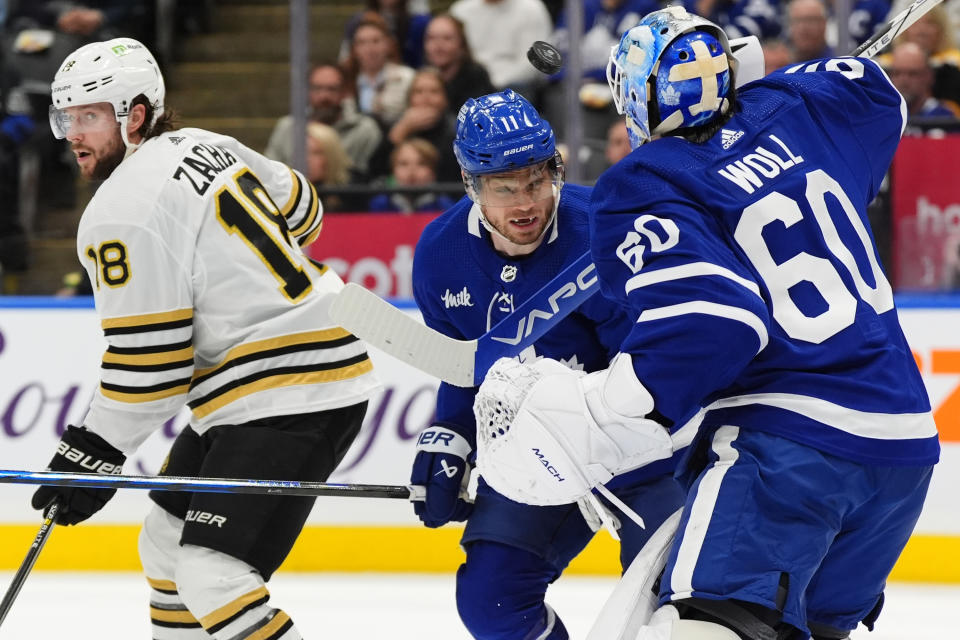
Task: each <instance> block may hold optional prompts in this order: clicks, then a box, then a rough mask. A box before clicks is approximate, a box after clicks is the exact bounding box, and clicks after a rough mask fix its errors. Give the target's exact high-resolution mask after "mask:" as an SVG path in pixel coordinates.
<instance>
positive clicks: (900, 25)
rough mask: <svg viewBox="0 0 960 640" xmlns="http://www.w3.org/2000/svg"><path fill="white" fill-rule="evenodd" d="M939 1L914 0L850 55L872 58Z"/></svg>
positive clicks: (939, 0)
mask: <svg viewBox="0 0 960 640" xmlns="http://www.w3.org/2000/svg"><path fill="white" fill-rule="evenodd" d="M941 1H942V0H916V1H915V2H914V3H913V4H911V5H910V6H909V7H907V8H906V9H904V10H903V11H901V12H900V13H898V14H897V15H895V16H894V17H893V19H892V20H890V22H888V23H887V24H886V26H885V27H883V28H882V29H880V30H879V31H877V32H876V33H875V34H873V36H871V37H870V39H869V40H867V41H866V42H864V43H863V44H861V45H860V46H859V47H857V48H856V49H854V50H853V53H851V54H850V55H851V56H856V57H860V58H872V57H873V56H875V55H877V54H878V53H880V51H881V50H882V49H883V48H884V47H886V46H887V45H888V44H890V42H892V41H893V39H894V38H896V37H897V36H899V35H900V34H901V33H902V32H903V31H904V30H906V29H909V28H910V27H911V26H912V25H913V23H914V22H916V21H917V20H919V19H920V18H922V17H923V16H924V14H925V13H927V11H930V9H933V8H934V7H935V6H937V5H938V4H940V2H941Z"/></svg>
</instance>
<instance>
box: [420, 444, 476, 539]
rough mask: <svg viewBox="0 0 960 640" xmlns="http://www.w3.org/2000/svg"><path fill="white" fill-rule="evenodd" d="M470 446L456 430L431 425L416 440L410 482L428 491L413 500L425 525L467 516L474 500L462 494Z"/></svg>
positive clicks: (462, 518) (443, 522)
mask: <svg viewBox="0 0 960 640" xmlns="http://www.w3.org/2000/svg"><path fill="white" fill-rule="evenodd" d="M471 451H472V447H471V446H470V443H469V442H467V439H466V438H464V437H463V436H461V435H460V434H459V433H457V432H456V431H452V430H450V429H448V428H446V427H442V426H439V425H433V426H431V427H428V428H427V429H424V431H423V433H421V434H420V438H419V439H418V440H417V456H416V458H414V460H413V470H412V471H411V472H410V482H411V484H419V485H423V486H424V487H425V488H426V491H427V494H426V498H425V499H424V500H423V501H419V500H417V501H415V502H414V503H413V511H414V512H415V513H416V514H417V517H418V518H420V520H421V521H423V524H425V525H427V526H428V527H431V528H432V527H440V526H443V525H445V524H446V523H448V522H450V521H451V520H457V521H459V520H466V519H467V518H468V517H470V512H471V511H473V503H471V502H468V501H467V500H464V498H463V497H461V487H465V486H466V484H467V481H468V480H469V478H470V476H469V473H468V468H469V463H468V462H467V459H468V458H469V457H470V453H471Z"/></svg>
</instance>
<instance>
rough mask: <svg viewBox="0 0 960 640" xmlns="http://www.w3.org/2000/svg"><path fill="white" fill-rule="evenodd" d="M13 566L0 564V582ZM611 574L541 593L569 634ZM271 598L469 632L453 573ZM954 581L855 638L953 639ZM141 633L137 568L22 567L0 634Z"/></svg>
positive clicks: (893, 607) (890, 593)
mask: <svg viewBox="0 0 960 640" xmlns="http://www.w3.org/2000/svg"><path fill="white" fill-rule="evenodd" d="M12 577H13V573H12V572H0V585H2V586H0V588H2V589H3V590H4V591H5V590H6V588H7V585H9V583H10V579H11V578H12ZM613 584H614V581H613V580H612V579H607V578H585V577H579V576H565V577H563V578H561V580H560V581H558V582H557V583H556V584H555V585H554V586H553V587H552V588H551V591H550V592H549V593H548V601H549V602H550V603H551V604H552V605H553V607H554V608H555V609H556V610H557V611H558V612H559V613H560V615H561V616H562V617H563V619H564V622H565V624H566V625H567V628H568V629H569V631H570V634H571V637H572V638H574V640H577V639H582V638H583V637H584V636H586V633H587V631H588V630H589V628H590V626H591V624H592V623H593V617H594V615H595V614H596V613H597V612H598V611H599V609H600V607H601V606H602V604H603V601H604V599H605V598H606V597H607V595H608V593H609V591H610V589H611V588H612V587H613ZM270 591H271V593H272V594H273V598H272V601H273V602H274V603H275V604H276V605H277V606H279V607H281V608H283V609H284V610H285V611H287V613H289V614H290V615H291V616H292V617H293V619H294V621H295V622H296V624H297V627H298V628H299V629H300V632H301V633H302V634H303V635H304V637H305V638H306V639H307V640H313V639H317V640H320V639H323V640H341V639H354V638H356V639H363V640H366V639H373V638H376V639H381V638H382V639H383V640H408V639H409V640H435V639H436V640H439V639H442V640H470V636H469V635H468V634H467V633H466V631H464V629H463V626H462V625H461V624H460V621H459V619H458V618H457V614H456V611H455V605H454V583H453V576H439V575H430V576H427V575H398V574H326V573H325V574H284V573H280V574H278V575H277V576H275V577H274V579H273V581H272V582H271V583H270ZM958 603H960V586H935V585H913V584H902V583H896V584H891V585H889V587H888V589H887V604H886V606H885V608H884V611H883V615H882V616H881V617H880V621H879V623H878V626H877V629H876V631H874V632H873V633H867V631H866V630H865V629H863V628H862V627H861V629H860V630H859V631H857V632H855V633H854V634H853V639H854V640H913V639H915V638H924V639H925V640H955V639H956V638H960V631H958V626H957V623H956V621H955V610H956V607H957V605H958ZM36 638H53V639H56V640H66V639H67V638H69V639H71V640H86V639H93V638H96V639H97V640H103V639H105V638H106V639H111V640H112V639H124V640H127V639H130V640H135V639H144V640H147V639H149V638H150V632H149V625H148V623H147V586H146V582H145V581H144V580H143V578H142V577H141V576H140V575H139V574H135V573H115V574H103V573H49V572H36V573H34V574H32V575H31V576H29V578H28V579H27V582H26V584H25V585H24V587H23V590H22V591H21V592H20V596H19V597H18V598H17V601H16V602H15V603H14V605H13V609H12V610H11V612H10V614H9V615H8V616H7V619H6V621H5V622H4V623H3V626H2V627H0V640H35V639H36Z"/></svg>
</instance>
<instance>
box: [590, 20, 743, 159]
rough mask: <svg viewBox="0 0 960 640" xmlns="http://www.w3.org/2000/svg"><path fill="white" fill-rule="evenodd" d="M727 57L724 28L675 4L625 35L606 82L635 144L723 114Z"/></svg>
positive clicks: (613, 52)
mask: <svg viewBox="0 0 960 640" xmlns="http://www.w3.org/2000/svg"><path fill="white" fill-rule="evenodd" d="M729 53H730V45H729V43H728V41H727V36H726V34H724V32H723V30H722V29H721V28H720V27H718V26H717V25H715V24H714V23H712V22H710V21H709V20H706V19H704V18H701V17H699V16H696V15H693V14H690V13H687V11H686V10H685V9H683V8H682V7H677V6H674V7H667V8H666V9H661V10H659V11H654V12H652V13H650V14H647V15H646V16H644V18H643V19H642V20H641V21H640V23H639V24H638V25H637V26H635V27H633V28H632V29H629V30H628V31H627V32H626V33H624V34H623V37H622V38H621V39H620V43H619V44H617V45H615V46H614V47H613V49H612V50H611V52H610V61H609V63H608V64H607V82H608V83H609V85H610V91H611V92H612V93H613V100H614V104H615V105H616V107H617V112H618V113H620V114H622V115H625V116H626V120H627V132H628V133H629V135H630V144H631V146H632V147H633V148H634V149H636V148H637V147H639V146H640V145H642V144H644V143H646V142H649V141H650V139H651V138H652V137H653V136H654V135H664V134H667V133H670V132H674V131H677V130H679V129H687V128H691V127H697V126H700V125H704V124H707V123H709V122H710V121H711V120H712V119H713V118H714V117H715V116H716V115H718V114H722V113H725V112H726V109H727V108H728V106H727V105H728V102H727V99H726V98H727V95H728V94H729V92H730V90H731V87H732V80H733V78H732V77H731V76H732V73H731V68H730V64H729V62H728V54H729Z"/></svg>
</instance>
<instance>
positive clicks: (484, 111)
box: [453, 89, 563, 204]
mask: <svg viewBox="0 0 960 640" xmlns="http://www.w3.org/2000/svg"><path fill="white" fill-rule="evenodd" d="M453 152H454V154H455V155H456V157H457V162H459V163H460V168H461V170H462V171H463V180H464V186H465V187H466V189H467V194H468V195H469V196H470V198H471V199H472V200H473V201H474V202H477V203H478V204H491V203H486V202H484V201H483V200H484V198H482V197H481V194H482V193H483V190H482V189H481V185H480V178H481V176H485V175H490V174H500V173H509V172H513V171H517V170H518V169H523V168H525V167H536V166H539V165H543V171H544V172H549V173H550V177H551V179H550V180H549V181H548V182H549V183H552V184H553V186H554V187H555V188H557V189H559V188H560V187H561V186H562V184H563V164H562V162H561V161H560V155H559V154H558V153H557V149H556V140H555V138H554V135H553V128H552V127H551V126H550V123H549V122H547V121H546V120H544V119H543V118H542V117H541V116H540V114H539V113H538V112H537V110H536V109H535V108H534V107H533V105H532V104H530V103H529V102H528V101H527V99H526V98H524V97H523V96H521V95H520V94H518V93H515V92H514V91H513V90H511V89H507V90H505V91H500V92H498V93H491V94H488V95H485V96H481V97H479V98H470V99H468V100H467V101H466V102H465V103H464V104H463V106H462V107H460V112H459V113H458V114H457V137H456V139H455V140H454V142H453ZM497 204H509V203H497Z"/></svg>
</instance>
